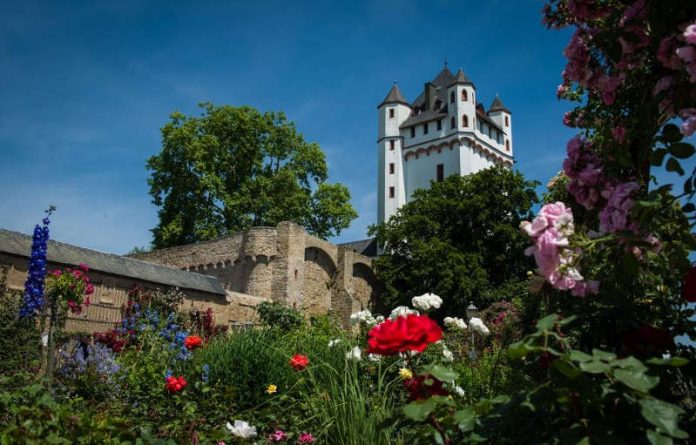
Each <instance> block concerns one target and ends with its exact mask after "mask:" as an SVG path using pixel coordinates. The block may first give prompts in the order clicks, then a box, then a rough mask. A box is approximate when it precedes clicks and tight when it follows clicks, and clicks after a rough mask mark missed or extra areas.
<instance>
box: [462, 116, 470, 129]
mask: <svg viewBox="0 0 696 445" xmlns="http://www.w3.org/2000/svg"><path fill="white" fill-rule="evenodd" d="M462 125H463V126H465V127H468V126H469V116H467V115H466V114H465V115H463V116H462Z"/></svg>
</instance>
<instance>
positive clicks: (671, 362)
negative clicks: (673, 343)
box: [647, 357, 689, 367]
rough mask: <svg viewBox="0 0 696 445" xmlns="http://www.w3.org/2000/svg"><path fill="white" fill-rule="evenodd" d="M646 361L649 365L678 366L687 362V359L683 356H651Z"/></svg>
mask: <svg viewBox="0 0 696 445" xmlns="http://www.w3.org/2000/svg"><path fill="white" fill-rule="evenodd" d="M647 363H649V364H651V365H658V366H674V367H679V366H684V365H686V364H687V363H689V360H687V359H685V358H684V357H670V358H651V359H650V360H648V361H647Z"/></svg>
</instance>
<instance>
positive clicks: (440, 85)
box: [411, 67, 454, 108]
mask: <svg viewBox="0 0 696 445" xmlns="http://www.w3.org/2000/svg"><path fill="white" fill-rule="evenodd" d="M453 80H454V74H452V71H450V70H449V69H448V68H447V67H445V68H443V70H442V71H440V73H439V74H438V75H437V76H436V77H435V78H434V79H433V80H432V81H431V83H432V84H433V85H435V88H437V98H438V99H440V101H441V102H442V103H443V104H446V103H447V87H448V86H449V85H450V84H451V83H452V81H453ZM424 102H425V91H423V92H422V93H421V94H420V96H418V98H416V100H415V101H413V103H412V104H411V107H413V108H422V107H423V104H424Z"/></svg>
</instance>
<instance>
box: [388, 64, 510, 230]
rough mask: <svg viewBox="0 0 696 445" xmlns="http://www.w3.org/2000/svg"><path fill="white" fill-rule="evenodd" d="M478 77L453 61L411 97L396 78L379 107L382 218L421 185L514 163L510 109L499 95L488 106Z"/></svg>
mask: <svg viewBox="0 0 696 445" xmlns="http://www.w3.org/2000/svg"><path fill="white" fill-rule="evenodd" d="M477 96H478V92H477V91H476V87H475V86H474V83H473V82H472V81H471V79H469V77H467V75H466V74H464V71H462V70H461V69H460V70H459V71H457V74H452V72H451V71H450V70H449V69H448V68H447V65H445V67H444V68H443V69H442V71H440V73H439V74H438V75H437V76H435V78H434V79H433V80H431V81H429V82H426V83H425V84H424V87H423V92H422V93H421V94H420V95H419V96H418V97H417V98H416V100H415V101H413V102H412V103H410V104H409V103H408V102H407V101H406V99H404V96H403V95H402V94H401V91H399V88H398V86H396V84H395V85H394V86H393V87H392V89H391V90H390V91H389V94H388V95H387V97H386V98H385V99H384V100H383V101H382V103H381V104H379V106H378V107H377V110H378V138H377V153H378V186H377V187H378V190H377V192H378V194H377V196H378V197H377V203H378V213H377V218H378V223H382V222H384V221H386V220H388V219H389V217H390V216H392V215H393V214H394V213H396V211H397V210H398V208H399V207H401V206H402V205H404V204H406V203H407V202H408V201H409V200H410V199H411V197H412V196H413V193H414V192H415V191H416V190H418V189H424V188H429V187H430V185H431V184H432V182H438V181H443V180H444V178H445V177H447V176H449V175H453V174H458V175H468V174H471V173H476V172H478V171H480V170H483V169H485V168H489V167H493V166H495V165H502V166H506V167H512V164H513V162H514V158H513V156H512V121H511V113H510V111H509V110H508V109H507V108H506V107H505V106H504V105H503V103H502V101H501V100H500V98H498V97H497V96H496V98H495V100H494V101H493V104H492V105H491V107H490V108H489V110H488V112H486V111H485V109H484V107H483V105H482V104H481V103H480V102H479V101H478V100H477Z"/></svg>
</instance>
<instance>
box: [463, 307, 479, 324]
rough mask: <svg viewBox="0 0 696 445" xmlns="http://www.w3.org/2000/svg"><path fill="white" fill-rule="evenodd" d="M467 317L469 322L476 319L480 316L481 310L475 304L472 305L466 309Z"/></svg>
mask: <svg viewBox="0 0 696 445" xmlns="http://www.w3.org/2000/svg"><path fill="white" fill-rule="evenodd" d="M466 316H467V318H468V319H469V320H471V319H472V318H474V317H478V316H479V309H478V308H477V307H476V306H475V305H474V303H471V304H470V305H469V306H468V307H467V308H466Z"/></svg>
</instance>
